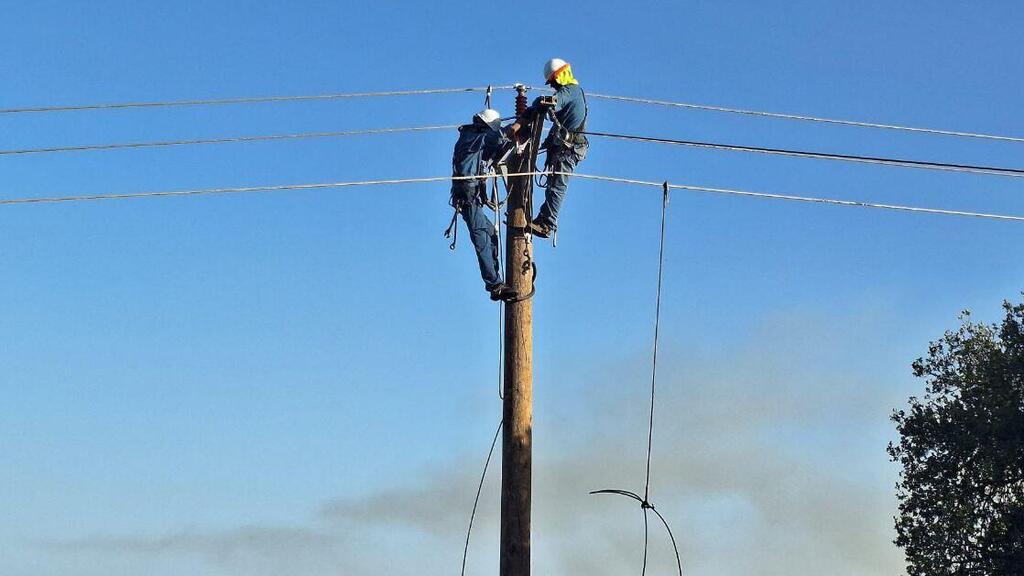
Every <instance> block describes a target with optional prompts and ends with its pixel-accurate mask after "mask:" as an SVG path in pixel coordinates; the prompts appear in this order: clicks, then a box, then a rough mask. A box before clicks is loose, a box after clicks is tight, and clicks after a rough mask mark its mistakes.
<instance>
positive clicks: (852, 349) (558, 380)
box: [0, 1, 1024, 576]
mask: <svg viewBox="0 0 1024 576" xmlns="http://www.w3.org/2000/svg"><path fill="white" fill-rule="evenodd" d="M8 4H10V5H9V6H5V7H4V8H5V9H4V13H5V17H4V18H3V20H2V21H0V47H2V49H3V51H4V54H5V56H6V57H5V58H4V64H3V65H2V67H0V78H2V80H3V82H2V85H3V86H4V90H3V91H2V94H0V107H16V106H31V105H49V104H76V103H94V102H122V101H148V100H173V99H182V98H215V97H237V96H261V95H288V94H321V93H329V92H349V91H366V90H391V89H416V88H441V87H459V86H480V85H487V84H496V85H497V84H508V83H512V82H526V83H532V84H540V80H541V79H540V78H539V76H540V70H541V67H542V65H543V63H544V61H545V60H546V59H548V58H550V57H553V56H559V57H562V58H565V59H567V60H569V61H570V62H572V63H573V66H574V70H575V72H576V75H577V77H578V78H579V79H580V81H581V83H582V85H583V86H584V88H585V89H586V90H589V91H593V92H597V93H607V94H621V95H632V96H643V97H652V98H664V99H670V100H679V101H686V102H696V103H706V104H717V105H723V106H732V107H740V108H752V109H761V110H772V111H780V112H793V113H803V114H812V115H821V116H829V117H837V118H849V119H859V120H867V121H875V122H883V123H897V124H906V125H914V126H926V127H936V128H945V129H951V130H966V131H978V132H989V133H997V134H1007V135H1015V136H1020V135H1024V116H1022V114H1021V113H1020V94H1021V93H1022V89H1024V80H1022V78H1024V74H1022V72H1024V62H1022V59H1021V55H1020V50H1019V30H1020V29H1021V26H1022V25H1024V8H1022V7H1021V6H1019V5H1017V4H1016V3H1013V2H1009V1H1000V2H990V3H986V4H985V5H984V6H979V5H971V6H967V5H964V4H961V3H955V2H933V3H927V4H925V3H904V4H902V5H899V6H895V5H893V3H891V2H861V3H858V4H857V6H853V5H852V4H849V3H842V2H831V1H829V2H821V1H818V2H785V3H780V2H729V3H725V2H676V3H644V2H634V3H629V4H628V5H627V4H624V3H620V4H615V3H605V2H592V3H586V4H583V3H571V2H563V3H558V4H555V5H550V6H544V7H543V9H539V11H538V12H537V14H536V15H534V13H533V12H532V10H533V8H531V7H530V6H528V5H518V6H516V7H515V11H512V10H510V9H509V8H506V7H503V6H499V5H487V6H481V5H479V4H476V3H456V2H434V3H424V4H421V5H411V4H409V5H407V4H403V3H393V2H376V3H360V4H351V5H349V4H346V3H335V2H293V3H277V4H271V3H241V2H238V3H231V2H213V1H211V2H202V3H190V2H183V3H176V4H171V5H168V4H163V5H156V4H151V3H139V2H131V3H130V2H91V3H72V2H34V3H30V4H26V3H8ZM534 21H536V22H537V23H538V24H536V25H531V24H530V23H531V22H534ZM512 100H513V95H512V94H511V93H508V92H502V93H498V94H497V95H496V100H495V103H496V105H497V106H498V107H499V108H500V110H501V111H502V112H504V113H506V114H508V113H509V112H510V111H511V110H512V107H513V104H512ZM482 104H483V99H482V97H481V96H480V95H478V94H473V95H442V96H422V97H396V98H380V99H366V100H346V101H323V102H305V103H283V104H255V105H248V106H215V107H197V108H168V109H158V110H123V111H104V112H98V111H97V112H67V113H54V114H45V115H44V114H24V115H9V116H5V117H0V126H2V130H0V148H2V149H14V148H27V147H37V146H49V145H77V144H94V143H109V142H122V141H141V140H163V139H176V138H204V137H218V136H234V135H248V134H272V133H284V132H300V131H319V130H346V129H362V128H379V127H399V126H418V125H426V124H447V123H459V122H463V121H466V120H468V119H469V117H470V116H471V115H472V114H473V113H474V112H476V111H477V110H478V109H479V108H480V107H481V106H482ZM590 105H591V106H590V107H591V113H590V121H589V124H590V127H591V128H593V129H595V130H603V131H609V132H629V133H639V134H649V135H656V136H662V137H669V138H688V139H706V140H715V141H722V142H731V143H743V144H750V145H764V146H777V147H800V148H810V149H818V150H825V151H835V152H842V153H851V154H866V155H891V156H896V157H907V158H917V159H927V160H935V161H950V162H961V163H981V164H992V165H1004V166H1012V167H1018V168H1019V167H1021V166H1020V157H1021V155H1020V147H1021V144H1017V143H999V142H985V141H978V140H967V139H956V138H949V137H939V136H925V135H918V134H904V133H896V132H888V131H877V130H868V129H859V128H850V127H838V126H826V125H814V124H805V123H794V122H789V121H782V120H769V119H758V118H750V117H737V116H730V115H723V114H716V113H711V112H698V111H684V110H675V109H665V108H649V107H641V106H634V105H629V104H623V103H615V102H608V101H597V100H592V101H591V103H590ZM454 137H455V134H454V133H445V132H432V133H423V134H416V135H394V136H380V137H362V138H345V139H323V140H309V141H294V142H285V143H254V144H226V145H217V146H201V147H181V148H169V149H154V150H137V151H123V152H83V153H73V154H72V153H69V154H62V155H36V156H25V157H12V156H7V157H3V158H0V173H2V174H3V175H4V190H3V192H2V194H0V195H2V197H4V198H12V197H31V196H44V195H45V196H49V195H65V194H92V193H121V192H138V191H148V190H172V189H186V188H206V187H222V186H228V187H231V186H249V185H264V184H291V183H313V182H328V181H347V180H360V179H375V178H404V177H420V176H437V175H446V174H447V173H448V170H449V166H450V155H451V145H452V144H453V142H454ZM580 171H581V172H586V173H591V174H602V175H611V176H622V177H633V178H640V179H649V180H658V181H660V180H665V179H668V180H671V181H672V182H676V183H682V184H694V185H703V186H716V187H725V188H740V189H748V190H757V191H766V192H775V193H787V194H798V195H816V196H828V197H836V198H845V199H853V200H869V201H879V202H888V203H895V204H901V203H905V204H912V205H921V206H931V207H941V208H952V209H968V210H978V211H989V212H1003V213H1011V214H1018V215H1020V214H1024V200H1022V199H1021V196H1020V194H1021V191H1022V184H1021V181H1020V180H1018V179H1013V178H999V177H994V176H979V175H964V174H949V173H938V172H928V171H921V170H909V169H897V168H887V167H876V166H861V165H850V164H842V163H835V162H820V161H814V160H806V159H795V158H778V157H762V156H757V155H744V154H740V153H731V152H719V151H700V150H691V149H682V148H677V147H667V146H654V145H644V144H636V143H629V142H615V141H606V140H599V139H596V138H595V139H594V140H593V142H592V146H591V151H590V155H589V156H588V158H587V159H586V161H585V162H584V163H582V164H581V166H580ZM447 195H448V192H447V187H446V186H445V185H444V184H442V183H438V184H428V185H406V186H391V187H374V188H348V189H340V190H316V191H302V192H278V193H266V194H244V195H227V196H203V197H190V198H163V199H146V200H128V201H118V202H97V203H73V204H62V205H22V206H8V207H6V208H3V209H0V229H2V230H3V235H4V242H3V246H2V248H0V268H2V269H3V270H4V281H3V282H2V283H0V316H2V318H4V321H3V322H2V323H0V392H2V393H3V398H4V401H3V402H0V479H2V485H3V486H4V490H3V491H2V493H0V573H4V574H19V575H27V576H37V575H38V576H43V575H53V574H81V575H85V576H91V575H94V574H96V575H98V574H103V575H108V576H109V575H115V576H116V575H120V574H126V575H127V574H138V573H147V574H158V575H159V574H180V573H182V571H184V570H187V571H189V572H190V573H194V574H200V575H206V574H209V575H222V574H225V575H233V574H247V575H248V574H280V573H290V574H300V575H304V574H346V573H357V572H368V571H372V572H374V573H377V572H382V573H383V572H396V573H404V572H411V571H413V570H416V571H417V572H426V573H437V572H444V571H449V572H450V571H453V570H456V569H457V566H458V562H459V560H460V554H461V541H462V537H463V535H462V534H461V530H462V529H463V526H464V522H465V520H466V516H467V515H468V512H469V508H470V506H471V504H472V488H473V482H474V476H475V475H476V474H478V472H479V467H480V465H481V464H482V460H483V457H484V455H485V452H486V448H487V444H488V442H489V440H490V434H491V433H492V431H493V426H494V425H495V424H496V422H497V419H498V417H499V414H500V404H499V402H498V400H497V398H496V395H495V382H494V379H495V370H496V368H495V361H496V354H497V336H496V334H497V326H496V321H497V317H496V316H497V310H496V307H495V306H494V304H493V303H491V302H490V301H488V300H487V299H486V295H485V293H484V292H483V291H482V290H481V287H482V286H481V284H480V281H479V277H478V274H477V270H476V266H475V263H474V262H473V259H472V256H471V254H472V252H471V250H470V249H469V245H468V243H466V242H465V241H464V242H463V243H462V244H461V245H460V246H459V248H458V250H457V252H456V253H455V254H451V253H449V251H448V250H447V247H446V246H447V243H446V241H445V240H444V239H443V238H441V231H442V230H443V228H444V226H445V225H446V223H447V218H448V217H449V209H448V207H447ZM659 208H660V197H659V193H658V191H657V190H656V189H646V188H632V187H624V186H620V185H614V184H605V183H597V182H588V181H576V182H574V183H573V184H572V185H571V187H570V190H569V196H568V199H567V201H566V205H565V208H564V212H563V217H562V220H561V222H560V234H559V245H558V247H557V248H555V249H552V247H551V245H550V244H546V243H545V244H538V247H537V260H538V265H539V267H540V280H539V284H538V295H537V298H536V300H535V305H534V309H535V314H536V317H535V323H534V326H535V337H536V348H535V354H536V357H535V368H536V379H535V393H536V406H535V408H536V416H535V418H536V428H535V441H536V446H537V464H536V465H535V478H536V483H537V496H536V497H535V506H536V541H535V560H534V565H535V567H536V568H537V570H538V571H553V570H561V571H566V572H568V571H583V570H589V571H593V570H595V568H596V567H601V568H605V569H608V570H613V569H621V570H632V569H636V568H637V567H638V562H639V548H638V545H639V539H640V536H641V531H640V530H639V529H638V528H639V525H638V522H639V514H638V513H637V511H635V510H633V509H632V508H630V507H628V506H626V505H625V504H624V503H621V502H616V501H610V500H609V501H601V500H596V499H594V498H592V497H589V498H588V497H587V496H586V491H587V490H590V489H595V488H603V487H611V486H616V487H617V486H622V487H630V486H632V487H633V488H634V489H636V488H639V487H641V483H642V470H643V467H642V456H643V455H642V453H640V450H642V448H643V443H644V440H645V437H644V434H645V422H644V414H645V411H646V406H645V399H644V398H645V387H646V382H647V380H646V378H647V371H648V370H649V367H648V362H649V348H650V340H651V326H652V314H653V304H654V303H653V296H654V283H655V280H656V271H657V269H656V266H657V233H658V222H659V218H660V211H659ZM465 238H466V236H465V235H463V240H465ZM1022 241H1024V226H1021V225H1020V224H1015V223H1008V222H995V221H986V220H972V219H963V218H952V217H943V216H926V215H914V214H905V213H894V212H885V211H877V210H863V209H854V208H842V207H824V206H817V205H803V204H797V203H787V202H778V201H766V200H755V199H746V198H733V197H722V196H714V195H707V194H699V193H689V192H682V191H677V192H674V193H673V197H672V202H671V205H670V213H669V222H668V247H667V253H666V273H665V296H664V303H663V318H662V322H663V323H662V330H663V332H662V337H663V339H662V346H663V348H662V357H663V358H665V359H666V360H665V365H664V366H665V368H664V372H663V378H662V381H661V385H662V390H663V391H664V392H663V395H662V401H661V403H660V404H659V406H658V425H659V428H658V431H657V433H656V436H655V446H656V454H655V469H654V474H655V480H654V488H655V496H654V497H655V499H656V500H655V501H656V503H658V504H659V509H660V510H662V511H663V512H664V513H665V514H666V516H667V517H668V518H669V520H670V521H671V522H672V523H673V526H674V528H675V530H676V533H677V535H678V536H679V537H680V540H681V543H682V548H683V551H684V563H685V568H686V569H687V571H688V573H690V574H694V575H701V574H720V573H735V572H738V571H741V570H742V571H744V572H746V573H749V574H781V573H786V574H818V573H821V572H822V570H824V569H828V571H829V572H830V573H833V574H881V573H886V574H891V573H893V572H894V571H897V570H899V569H900V568H901V566H902V564H901V562H900V555H899V552H898V551H897V550H896V549H895V548H894V547H893V546H892V545H891V544H889V540H890V539H891V537H892V534H891V516H892V514H893V513H894V510H895V508H894V499H893V496H892V485H893V483H894V481H895V478H896V476H895V472H896V471H895V468H894V467H893V465H892V464H890V463H888V461H887V458H886V455H885V451H884V447H885V443H886V442H887V441H888V440H889V439H890V438H891V436H892V429H891V426H890V425H889V423H888V422H887V415H888V411H889V410H890V409H892V408H895V407H898V406H900V405H902V403H903V402H904V400H905V398H906V397H907V396H908V395H910V394H913V393H916V392H917V391H919V390H920V389H921V383H919V382H915V381H913V379H912V378H910V376H909V364H910V362H911V361H912V360H913V359H914V358H916V357H917V356H919V355H920V354H922V353H924V352H925V350H926V344H927V342H928V341H929V340H930V339H934V338H936V337H938V336H939V335H940V334H941V333H942V331H943V330H945V329H947V328H951V327H953V326H954V325H955V323H956V315H957V313H958V312H959V311H960V310H961V309H964V308H970V309H972V310H974V311H975V316H976V317H977V318H979V319H983V320H994V319H996V318H997V316H998V313H999V308H998V306H999V303H1000V302H1001V301H1002V300H1003V299H1019V294H1020V292H1021V290H1022V287H1024V284H1022V280H1021V275H1020V271H1019V266H1016V265H1015V264H1016V263H1017V262H1018V261H1019V257H1018V256H1017V254H1018V252H1019V247H1020V246H1021V245H1022ZM496 470H497V469H495V471H496ZM496 479H497V474H496V473H495V474H493V476H492V480H496ZM482 506H483V510H482V517H481V523H480V525H479V527H478V532H476V533H475V536H474V541H473V542H474V548H473V553H472V555H471V557H470V560H471V568H472V569H474V570H476V571H486V570H490V571H493V570H494V568H495V566H496V557H497V556H496V552H495V551H494V550H495V544H496V540H497V531H496V525H495V513H496V507H497V492H496V486H495V484H494V482H491V481H489V483H488V485H487V490H486V491H485V495H484V500H483V503H482ZM654 554H655V556H654V559H653V560H654V562H655V565H656V566H657V567H659V568H660V569H662V570H663V571H664V570H669V569H671V566H672V565H671V562H670V558H669V556H668V554H669V553H668V552H667V551H666V550H664V549H661V548H658V549H656V550H655V551H654Z"/></svg>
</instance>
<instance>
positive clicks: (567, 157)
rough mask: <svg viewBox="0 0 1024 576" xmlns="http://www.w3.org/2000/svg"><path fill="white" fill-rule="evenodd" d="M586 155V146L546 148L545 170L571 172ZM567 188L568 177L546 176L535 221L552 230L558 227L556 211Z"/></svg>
mask: <svg viewBox="0 0 1024 576" xmlns="http://www.w3.org/2000/svg"><path fill="white" fill-rule="evenodd" d="M586 155H587V145H586V144H583V145H577V146H573V147H571V148H564V147H561V146H559V147H551V148H548V161H547V168H548V170H551V171H552V172H573V171H575V170H576V165H577V164H579V163H580V162H581V161H583V158H585V157H586ZM568 187H569V176H564V175H562V174H551V175H549V176H548V185H547V187H546V188H545V190H544V204H542V205H541V207H540V210H538V211H537V220H538V221H540V222H542V223H544V224H547V225H548V226H550V227H551V228H552V229H555V228H557V227H558V211H559V210H560V209H561V208H562V201H563V200H565V191H566V189H567V188H568Z"/></svg>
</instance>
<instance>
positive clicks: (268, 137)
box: [0, 124, 460, 156]
mask: <svg viewBox="0 0 1024 576" xmlns="http://www.w3.org/2000/svg"><path fill="white" fill-rule="evenodd" d="M459 126H460V124H443V125H438V126H414V127H409V128H372V129H367V130H338V131H332V132H298V133H294V134H265V135H257V136H228V137H224V138H201V139H195V140H164V141H156V142H123V143H117V144H89V145H84V146H54V147H48V148H22V149H12V150H0V156H15V155H29V154H50V153H57V152H87V151H97V150H121V149H126V148H160V147H166V146H192V145H197V144H228V143H236V142H268V141H275V140H302V139H310V138H340V137H344V136H365V135H374V134H398V133H403V132H428V131H431V130H451V129H454V128H458V127H459Z"/></svg>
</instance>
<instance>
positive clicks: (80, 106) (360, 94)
mask: <svg viewBox="0 0 1024 576" xmlns="http://www.w3.org/2000/svg"><path fill="white" fill-rule="evenodd" d="M490 88H491V89H492V90H510V89H512V88H513V87H512V86H491V87H490ZM487 89H488V87H487V86H483V87H473V88H434V89H427V90H391V91H386V92H347V93H337V94H314V95H311V96H255V97H245V98H210V99H203V100H170V101H163V102H120V103H112V104H73V105H65V106H30V107H22V108H0V114H24V113H28V112H68V111H75V110H113V109H123V108H163V107H172V106H206V105H212V104H255V103H259V102H297V101H305V100H340V99H343V98H373V97H380V96H413V95H422V94H454V93H459V92H486V91H487Z"/></svg>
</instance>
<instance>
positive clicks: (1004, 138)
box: [587, 94, 1024, 142]
mask: <svg viewBox="0 0 1024 576" xmlns="http://www.w3.org/2000/svg"><path fill="white" fill-rule="evenodd" d="M587 96H588V97H591V98H603V99H605V100H619V101H622V102H633V103H637V104H653V105H657V106H670V107H675V108H690V109H693V110H707V111H711V112H725V113H728V114H745V115H747V116H763V117H768V118H782V119H785V120H801V121H805V122H821V123H825V124H840V125H843V126H859V127H862V128H881V129H884V130H901V131H904V132H920V133H924V134H941V135H944V136H959V137H963V138H981V139H985V140H1001V141H1004V142H1024V138H1021V137H1018V136H1000V135H997V134H982V133H977V132H960V131H957V130H940V129H937V128H916V127H913V126H901V125H897V124H880V123H877V122H860V121H856V120H840V119H836V118H823V117H820V116H805V115H802V114H785V113H781V112H764V111H761V110H745V109H742V108H726V107H724V106H710V105H706V104H690V103H687V102H671V101H668V100H653V99H650V98H633V97H630V96H612V95H609V94H587Z"/></svg>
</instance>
